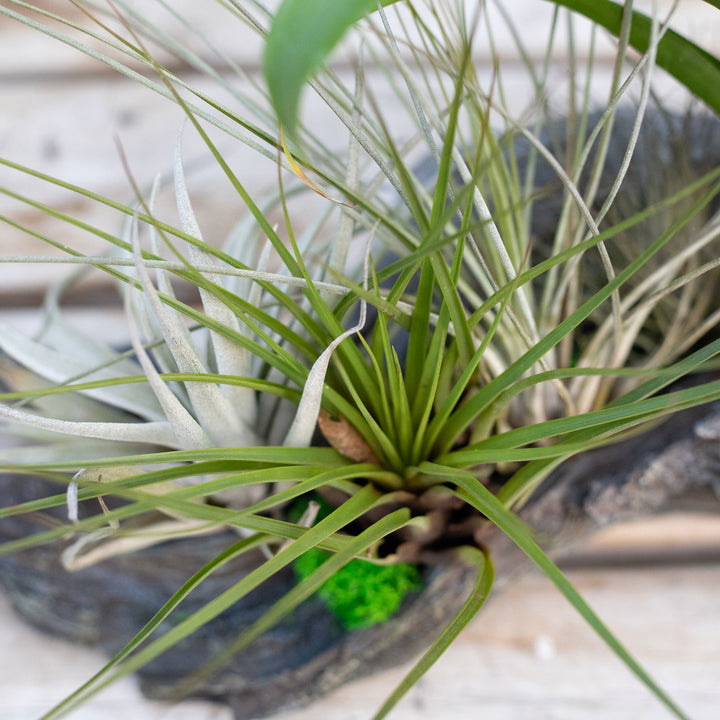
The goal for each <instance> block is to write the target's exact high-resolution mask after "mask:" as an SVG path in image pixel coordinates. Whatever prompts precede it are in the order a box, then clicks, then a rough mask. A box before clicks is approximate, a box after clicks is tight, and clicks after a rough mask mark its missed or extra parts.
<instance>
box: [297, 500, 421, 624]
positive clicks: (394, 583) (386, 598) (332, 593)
mask: <svg viewBox="0 0 720 720" xmlns="http://www.w3.org/2000/svg"><path fill="white" fill-rule="evenodd" d="M312 499H313V500H314V501H315V502H317V503H319V505H320V510H319V512H318V514H317V520H321V519H322V518H324V517H327V515H329V514H330V513H331V512H332V506H331V505H329V504H328V503H327V502H325V500H324V499H323V498H322V497H320V496H319V495H317V494H313V495H312ZM308 501H309V498H307V497H305V498H302V499H301V500H299V501H298V502H296V503H295V504H294V505H293V506H292V507H291V508H290V511H289V513H288V516H289V518H290V519H291V520H293V521H297V520H298V519H299V518H300V516H301V515H302V513H303V512H304V511H305V508H307V506H308ZM328 557H330V556H329V554H328V553H326V552H324V551H323V550H317V549H313V550H308V551H307V552H305V553H303V554H302V555H301V556H300V557H299V558H298V559H297V560H296V561H295V563H294V565H293V567H294V569H295V574H296V575H297V577H298V580H304V579H305V578H306V577H308V576H309V575H311V574H312V573H313V572H314V571H315V570H317V569H318V568H319V567H320V566H321V565H322V564H323V563H324V562H325V560H327V559H328ZM421 587H422V579H421V577H420V571H419V570H418V568H417V567H416V566H415V565H410V564H409V563H398V564H397V565H374V564H373V563H371V562H367V561H366V560H351V561H350V562H349V563H348V564H347V565H345V567H343V568H342V569H341V570H339V571H338V572H336V573H335V574H334V575H333V576H332V577H331V578H328V579H327V580H326V581H325V582H324V583H323V584H322V585H321V586H320V589H319V590H318V592H317V594H318V595H319V596H320V597H321V598H322V599H323V600H324V601H325V603H326V604H327V606H328V609H329V610H330V612H332V613H333V615H335V617H337V618H338V620H339V621H340V622H341V623H342V626H343V627H344V628H345V629H346V630H360V629H361V628H366V627H370V626H371V625H377V624H378V623H383V622H385V621H386V620H387V619H388V618H389V617H390V616H391V615H392V614H393V613H394V612H395V611H396V610H397V609H398V608H399V607H400V603H401V602H402V600H403V598H404V597H405V596H406V595H407V594H408V593H409V592H412V591H413V590H419V589H420V588H421Z"/></svg>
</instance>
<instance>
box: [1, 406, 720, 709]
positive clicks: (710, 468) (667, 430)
mask: <svg viewBox="0 0 720 720" xmlns="http://www.w3.org/2000/svg"><path fill="white" fill-rule="evenodd" d="M47 491H48V487H47V485H46V484H45V483H43V482H40V481H36V480H32V479H28V478H26V477H13V476H5V477H3V478H2V480H1V485H0V492H2V495H3V498H4V502H6V503H18V502H23V501H25V500H29V499H32V498H36V497H38V496H39V495H40V494H41V493H43V492H45V493H47ZM670 510H700V511H703V512H712V511H720V404H717V403H716V404H714V405H708V406H705V407H701V408H697V409H694V410H691V411H685V412H682V413H679V414H677V415H675V416H673V417H671V418H669V419H668V420H666V421H665V422H664V423H662V424H660V425H658V426H657V427H655V428H654V429H652V430H650V431H648V432H646V433H645V434H643V435H640V436H638V437H635V438H632V439H629V440H627V441H624V442H621V443H617V444H615V445H611V446H609V447H606V448H601V449H598V450H594V451H591V452H588V453H586V454H584V455H581V456H578V457H576V458H573V459H571V460H569V461H568V462H566V463H565V464H564V465H563V466H561V467H560V468H559V469H558V470H557V471H555V472H554V473H553V475H552V476H551V477H550V478H548V480H547V481H546V482H545V483H544V484H543V486H542V488H541V490H540V491H538V492H537V493H536V494H535V496H533V497H532V498H531V499H530V500H529V501H528V503H527V504H526V506H525V507H524V508H523V510H522V512H521V515H522V517H523V518H524V519H525V520H526V521H527V522H528V523H529V524H530V525H531V526H532V527H533V528H535V530H536V531H537V533H538V537H539V538H541V544H542V545H543V546H544V547H545V548H556V549H560V548H562V549H567V548H568V546H572V543H573V542H576V541H577V540H579V539H581V538H583V537H585V536H587V535H588V534H590V533H592V532H593V531H595V530H597V529H599V528H601V527H604V526H606V525H608V524H611V523H614V522H618V521H623V520H629V519H633V518H637V517H642V516H646V515H651V514H657V513H662V512H666V511H670ZM64 512H65V510H64V508H58V509H56V510H55V511H54V512H53V513H51V514H54V515H56V516H57V517H58V518H60V517H63V516H64ZM43 527H44V524H42V523H39V522H38V521H37V518H36V517H30V518H27V517H16V518H9V519H4V520H2V522H0V539H2V540H3V541H5V540H12V539H14V538H18V537H23V536H25V535H27V534H28V533H29V532H33V531H36V530H38V529H42V528H43ZM474 536H475V541H477V542H479V543H480V544H482V545H483V546H485V547H487V548H489V549H490V551H491V553H492V557H493V561H494V563H495V567H496V573H497V576H498V580H499V581H500V584H501V585H502V584H503V583H504V582H507V581H508V580H510V579H511V578H512V577H514V576H517V575H518V574H519V573H521V572H523V571H525V570H527V569H528V568H529V561H528V560H527V559H526V558H525V556H524V555H523V554H522V553H521V552H520V551H519V550H518V549H517V547H515V546H514V545H513V544H512V542H510V541H509V540H508V539H507V537H506V536H504V535H503V534H502V533H500V532H499V531H498V530H497V529H496V528H494V527H492V526H491V525H489V524H487V525H485V526H483V527H482V528H481V529H480V530H475V532H474ZM236 539H237V536H236V535H233V534H232V533H227V534H217V535H212V536H208V537H204V538H199V539H198V538H194V539H185V540H178V541H171V542H165V543H163V544H161V545H157V546H155V547H152V548H149V549H146V550H142V551H140V552H136V553H133V554H130V555H121V556H117V557H114V558H112V559H110V560H108V561H106V562H103V563H100V564H98V565H95V566H92V567H90V568H87V569H84V570H80V571H77V572H75V573H69V572H67V571H65V570H64V569H63V568H62V565H61V563H60V561H59V555H60V552H61V550H62V547H58V546H52V547H39V548H35V549H31V550H27V551H25V552H21V553H18V554H16V555H12V556H5V557H2V558H0V578H1V581H2V585H3V587H4V589H5V591H6V592H7V593H8V594H9V596H10V598H11V600H12V603H13V605H14V607H15V608H16V610H17V611H18V612H19V613H20V614H21V615H22V616H23V617H24V618H25V619H27V620H28V621H29V622H30V623H31V624H33V625H34V626H35V627H37V628H40V629H41V630H43V631H46V632H48V633H51V634H53V635H58V636H61V637H64V638H67V639H70V640H73V641H75V642H79V643H84V644H87V645H91V646H93V647H96V648H99V649H102V650H104V651H106V652H107V653H114V652H116V651H118V650H119V649H120V648H121V647H122V646H123V645H124V644H125V643H126V642H127V641H128V640H129V639H130V638H131V637H132V635H133V634H134V633H135V632H136V631H137V630H138V629H139V628H140V627H141V626H142V625H143V624H144V623H145V622H147V621H148V620H149V619H150V617H152V615H153V614H154V613H155V612H156V611H157V609H158V608H159V607H160V606H161V605H162V604H163V603H164V602H165V601H166V600H167V598H168V597H169V596H170V595H171V594H172V593H173V592H174V591H175V590H176V589H177V588H178V587H179V586H180V585H181V584H182V583H183V582H184V581H185V580H186V579H187V578H188V576H189V575H190V574H191V573H193V572H194V571H196V570H197V569H199V568H200V567H201V566H202V565H203V564H204V563H205V562H207V561H208V560H210V559H211V558H212V557H213V556H214V555H215V554H217V553H219V552H220V551H222V550H223V549H224V548H225V547H227V546H228V545H229V544H230V543H231V542H233V541H234V540H236ZM467 540H468V541H470V538H467ZM452 557H453V556H452V554H451V553H450V552H448V553H447V554H446V555H445V557H444V561H443V558H442V557H440V556H436V559H437V560H438V563H437V564H436V565H434V566H432V567H430V566H428V567H426V568H425V569H424V578H423V579H424V583H425V586H424V589H423V590H422V591H421V592H417V593H412V594H411V595H409V596H408V597H407V598H406V599H405V601H404V603H403V605H402V607H401V609H400V611H399V612H398V613H396V614H395V616H394V617H392V618H391V619H390V620H389V621H388V622H387V623H385V624H382V625H376V626H374V627H371V628H369V629H365V630H358V631H353V632H348V631H344V630H343V629H342V628H341V627H340V626H339V624H338V622H337V620H336V619H335V618H334V617H333V616H332V615H331V614H330V613H329V611H328V610H327V609H326V608H325V606H324V604H323V602H322V601H321V600H319V599H317V598H313V599H312V600H310V601H307V602H306V603H305V604H303V605H302V606H301V607H300V608H299V609H298V610H297V611H296V612H295V613H293V614H292V616H291V617H290V618H289V619H287V620H285V621H284V622H282V623H281V624H280V625H278V626H276V627H275V628H273V629H272V630H271V631H269V632H268V633H267V634H265V635H264V636H263V637H262V638H261V639H260V640H258V641H256V642H255V643H254V644H253V645H251V646H250V647H249V648H248V649H246V650H245V651H244V652H242V653H240V654H239V655H237V656H236V657H235V658H234V659H233V660H232V662H231V663H230V664H229V665H228V666H227V667H226V668H225V669H224V670H222V671H221V672H220V673H218V674H217V675H216V676H215V677H214V678H213V679H212V680H211V681H209V682H207V683H206V684H205V685H204V686H203V687H201V688H198V689H196V690H195V692H194V694H196V695H199V696H202V697H206V698H212V699H213V700H217V701H221V702H224V703H227V704H228V705H230V706H231V707H232V709H233V711H234V712H235V715H236V717H237V718H238V719H240V718H253V717H262V716H265V715H270V714H272V713H274V712H276V711H278V710H280V709H283V708H286V707H291V706H299V705H304V704H308V703H310V702H312V701H313V700H315V699H317V698H319V697H321V696H322V695H324V694H326V693H327V692H329V691H330V690H332V689H333V688H335V687H338V686H339V685H341V684H342V683H344V682H346V681H348V680H351V679H356V678H358V677H361V676H363V675H367V674H370V673H373V672H377V671H378V670H380V669H382V668H383V667H388V666H392V665H396V664H399V663H402V662H405V661H407V660H409V659H410V658H412V657H413V656H415V655H417V654H418V653H419V652H420V651H421V650H423V648H425V647H426V646H427V645H428V644H429V643H430V642H431V640H432V639H433V638H434V637H435V636H436V635H437V633H438V631H439V628H440V627H441V626H442V624H443V623H446V622H448V621H449V620H450V619H451V618H452V616H453V615H454V613H456V612H457V610H458V609H459V607H460V605H461V604H462V602H463V601H464V599H465V597H466V596H467V594H468V592H469V591H470V588H471V587H472V583H473V574H474V573H473V571H472V570H470V569H468V568H466V567H464V566H462V565H460V564H457V563H455V562H453V561H452ZM262 559H263V558H262V556H261V554H260V553H259V552H258V553H257V554H256V555H255V554H248V555H245V556H241V557H240V558H238V559H237V560H236V561H233V562H230V563H228V564H227V565H226V566H225V567H223V568H222V569H221V570H220V571H218V572H217V573H215V574H214V575H212V576H211V577H210V579H209V580H207V581H206V582H204V583H202V584H201V585H200V587H199V588H198V589H197V590H196V591H195V592H194V593H192V594H191V596H190V598H189V599H188V600H187V601H186V604H183V605H181V606H180V608H179V612H180V613H183V612H188V611H191V610H193V609H194V608H197V607H200V606H202V605H203V604H204V603H205V602H207V601H208V600H210V599H211V598H212V597H214V596H216V595H217V594H218V593H220V592H222V591H223V590H225V589H226V588H227V587H229V586H230V585H231V584H233V583H235V582H237V580H238V579H239V578H240V577H242V576H243V575H244V574H246V573H247V572H249V571H250V570H251V569H253V567H254V566H255V564H256V563H259V562H262ZM294 582H295V579H294V577H293V573H292V571H291V570H287V571H285V572H283V573H280V574H279V575H277V576H276V577H274V578H272V579H271V580H270V581H268V582H266V583H265V584H264V585H262V586H261V587H260V588H259V589H258V590H256V591H255V592H253V593H252V594H251V595H249V596H248V597H247V598H246V599H244V600H243V601H242V602H240V603H238V604H236V605H235V606H233V607H232V609H231V610H229V611H227V612H225V613H224V614H223V615H221V616H220V617H218V618H217V619H216V620H214V621H213V622H211V623H209V624H208V625H207V626H205V627H204V628H203V629H202V630H201V631H199V632H197V633H195V634H194V635H192V636H191V637H190V638H188V639H186V640H185V641H184V642H182V643H181V644H180V645H178V646H176V647H175V648H173V649H172V650H171V651H169V652H167V653H166V654H164V655H163V656H161V657H160V658H158V659H157V660H155V661H154V662H153V663H151V664H150V665H148V666H147V667H145V668H144V669H143V670H142V671H141V673H140V677H141V681H142V689H143V691H144V692H145V693H146V694H147V695H148V696H150V697H154V698H167V699H169V698H173V697H174V696H175V694H176V691H177V684H178V682H179V681H180V680H181V679H182V678H183V677H184V676H186V675H187V674H188V673H191V672H192V671H193V670H194V669H196V668H197V667H198V666H200V665H201V664H202V663H203V662H204V661H206V660H208V659H209V658H210V657H212V656H213V655H214V654H215V653H216V652H218V651H220V650H222V649H223V647H224V646H225V644H226V643H227V642H228V640H229V639H232V638H233V637H234V636H235V635H236V634H237V633H238V631H239V630H241V629H242V628H244V627H247V626H248V625H249V624H250V623H251V622H253V621H254V620H255V619H257V618H258V617H259V616H260V615H261V614H262V613H263V611H264V610H265V609H267V608H268V607H269V606H270V604H272V603H273V601H274V600H276V599H277V597H279V596H280V595H282V594H283V593H284V592H286V591H287V590H288V589H290V587H291V586H292V585H293V583H294Z"/></svg>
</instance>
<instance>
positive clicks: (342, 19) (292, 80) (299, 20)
mask: <svg viewBox="0 0 720 720" xmlns="http://www.w3.org/2000/svg"><path fill="white" fill-rule="evenodd" d="M396 1H397V0H382V3H381V4H382V5H384V6H386V5H390V4H392V3H393V2H396ZM377 7H378V3H377V0H353V1H352V2H334V0H285V2H283V4H282V5H281V6H280V8H279V9H278V12H277V14H276V15H275V19H274V21H273V24H272V27H271V29H270V32H269V33H268V35H267V37H266V40H265V50H264V56H263V70H264V73H265V78H266V81H267V84H268V90H269V92H270V97H271V98H272V101H273V106H274V107H275V111H276V112H277V114H278V119H279V120H280V125H281V127H283V128H285V130H286V132H287V133H288V134H290V135H293V134H294V133H295V130H296V125H297V122H296V118H297V108H298V104H299V102H300V92H301V90H302V87H303V85H304V84H305V83H306V82H307V80H308V79H309V78H310V77H311V76H312V74H313V73H314V72H315V71H317V70H318V69H319V68H320V66H321V65H322V64H323V63H324V62H325V60H326V59H327V58H328V56H329V55H330V53H331V52H332V50H333V49H334V48H335V46H336V45H337V43H338V42H339V41H340V39H341V38H342V36H343V35H344V34H345V32H346V31H347V30H348V29H349V28H350V27H352V26H353V25H354V24H355V23H356V22H358V20H361V19H362V18H364V17H366V16H367V15H369V14H370V13H372V12H374V11H375V10H377Z"/></svg>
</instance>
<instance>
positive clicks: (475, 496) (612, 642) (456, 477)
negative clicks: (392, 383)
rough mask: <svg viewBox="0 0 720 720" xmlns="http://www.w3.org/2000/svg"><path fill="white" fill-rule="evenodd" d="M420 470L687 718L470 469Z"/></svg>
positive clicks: (425, 466)
mask: <svg viewBox="0 0 720 720" xmlns="http://www.w3.org/2000/svg"><path fill="white" fill-rule="evenodd" d="M420 470H421V471H424V472H426V473H428V474H429V475H435V476H437V477H438V478H441V479H442V480H444V481H446V482H450V483H454V484H455V485H457V487H458V488H459V491H458V492H459V494H460V496H461V497H462V498H463V499H464V500H466V501H467V502H469V503H470V504H471V505H473V506H474V507H475V508H477V510H479V511H480V512H481V513H483V514H484V515H485V516H486V517H487V518H488V519H489V520H490V521H491V522H492V523H493V524H495V525H496V526H497V527H499V528H500V529H501V530H502V531H503V532H504V533H505V534H506V535H508V537H509V538H510V539H511V540H512V541H513V542H514V543H515V544H516V545H517V546H518V547H519V548H520V549H521V550H522V551H523V552H524V553H525V554H526V555H527V556H528V557H529V558H530V559H531V560H532V561H533V562H534V563H535V564H536V565H537V566H538V568H540V570H542V571H543V573H545V575H547V577H548V578H549V579H550V580H551V581H552V582H553V583H554V584H555V586H556V587H557V588H558V590H560V592H561V593H562V594H563V595H564V596H565V597H566V598H567V599H568V601H569V602H570V604H571V605H572V606H573V607H574V608H575V610H577V612H578V613H579V614H580V615H581V616H582V618H583V619H584V620H585V621H586V622H587V623H588V625H589V626H590V627H591V628H592V629H593V630H594V631H595V632H596V633H597V634H598V636H599V637H601V638H602V639H603V640H604V642H605V643H606V645H607V646H608V647H609V648H610V649H611V650H612V651H613V652H614V653H615V654H616V655H617V656H618V657H619V658H620V660H622V661H623V663H625V665H626V666H627V667H628V669H629V670H630V671H631V672H633V673H634V674H635V675H636V676H637V677H638V678H639V679H640V680H641V681H642V683H643V684H644V685H645V686H646V687H647V688H648V690H650V691H651V692H652V693H653V694H654V695H655V696H656V697H657V699H658V700H660V702H661V703H662V704H663V705H665V706H666V707H667V708H668V709H669V710H670V711H671V712H672V713H673V714H674V715H675V716H676V717H678V718H680V719H681V720H688V716H687V715H686V714H685V713H684V712H683V711H682V710H681V709H680V708H679V707H678V705H677V704H676V703H675V702H674V701H673V700H672V699H671V698H670V697H669V696H668V695H667V694H666V693H665V691H664V690H662V688H661V687H660V686H659V685H658V684H657V683H656V682H655V681H654V680H653V679H652V677H650V675H649V674H648V673H647V672H646V671H645V670H644V669H643V667H642V666H641V665H640V664H639V663H638V662H637V661H636V660H635V659H634V658H633V657H632V655H631V654H630V653H629V652H628V651H627V649H626V648H625V647H624V646H623V645H622V644H621V643H620V642H619V641H618V640H617V638H616V637H615V636H614V635H613V633H612V632H611V631H610V630H609V628H608V627H607V626H606V625H605V624H604V623H603V622H602V620H601V619H600V618H599V617H598V616H597V615H596V613H595V612H594V611H593V610H592V609H591V608H590V606H589V605H588V604H587V603H586V602H585V600H584V599H583V598H582V597H581V595H580V594H579V593H578V592H577V590H575V588H574V587H573V585H572V584H571V583H570V581H569V580H568V579H567V578H566V577H565V575H564V574H563V573H562V571H561V570H560V569H559V568H558V567H557V565H555V563H553V562H552V560H550V558H549V557H548V556H547V555H546V554H545V553H544V552H543V551H542V550H541V549H540V547H539V546H538V544H537V543H536V542H535V540H534V539H533V538H532V535H531V533H530V530H529V529H528V528H527V526H525V525H524V523H522V521H521V520H520V519H519V518H518V517H517V516H516V515H515V514H514V513H512V512H511V511H510V510H508V509H507V508H506V507H505V505H503V504H502V502H501V501H500V500H498V499H497V497H495V495H493V494H492V493H491V492H490V491H489V490H488V489H487V488H486V487H485V486H484V485H483V484H482V483H481V482H479V481H478V480H477V479H476V478H475V477H474V476H473V475H472V474H471V473H468V472H463V471H455V470H451V469H450V468H447V467H443V466H440V465H436V464H434V463H425V464H423V465H421V466H420Z"/></svg>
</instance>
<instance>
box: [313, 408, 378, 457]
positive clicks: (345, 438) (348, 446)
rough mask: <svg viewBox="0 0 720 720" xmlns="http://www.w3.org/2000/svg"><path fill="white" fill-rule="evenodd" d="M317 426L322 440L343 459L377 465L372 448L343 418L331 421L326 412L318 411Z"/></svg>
mask: <svg viewBox="0 0 720 720" xmlns="http://www.w3.org/2000/svg"><path fill="white" fill-rule="evenodd" d="M318 425H319V426H320V432H322V434H323V436H324V438H325V439H326V440H327V441H328V442H329V443H330V445H332V446H333V447H334V448H335V449H336V450H337V451H338V452H339V453H341V454H342V455H345V457H349V458H350V459H351V460H354V461H355V462H361V463H375V464H377V462H378V459H377V457H375V453H374V452H373V451H372V448H371V447H370V446H369V445H368V444H367V443H366V442H365V440H364V439H363V437H362V435H360V433H359V432H358V431H357V430H356V429H355V428H354V427H353V426H352V425H350V423H348V421H347V420H346V419H345V418H344V417H342V416H341V417H340V418H339V419H338V420H333V418H332V417H331V416H330V413H329V412H327V410H320V414H319V415H318Z"/></svg>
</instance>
